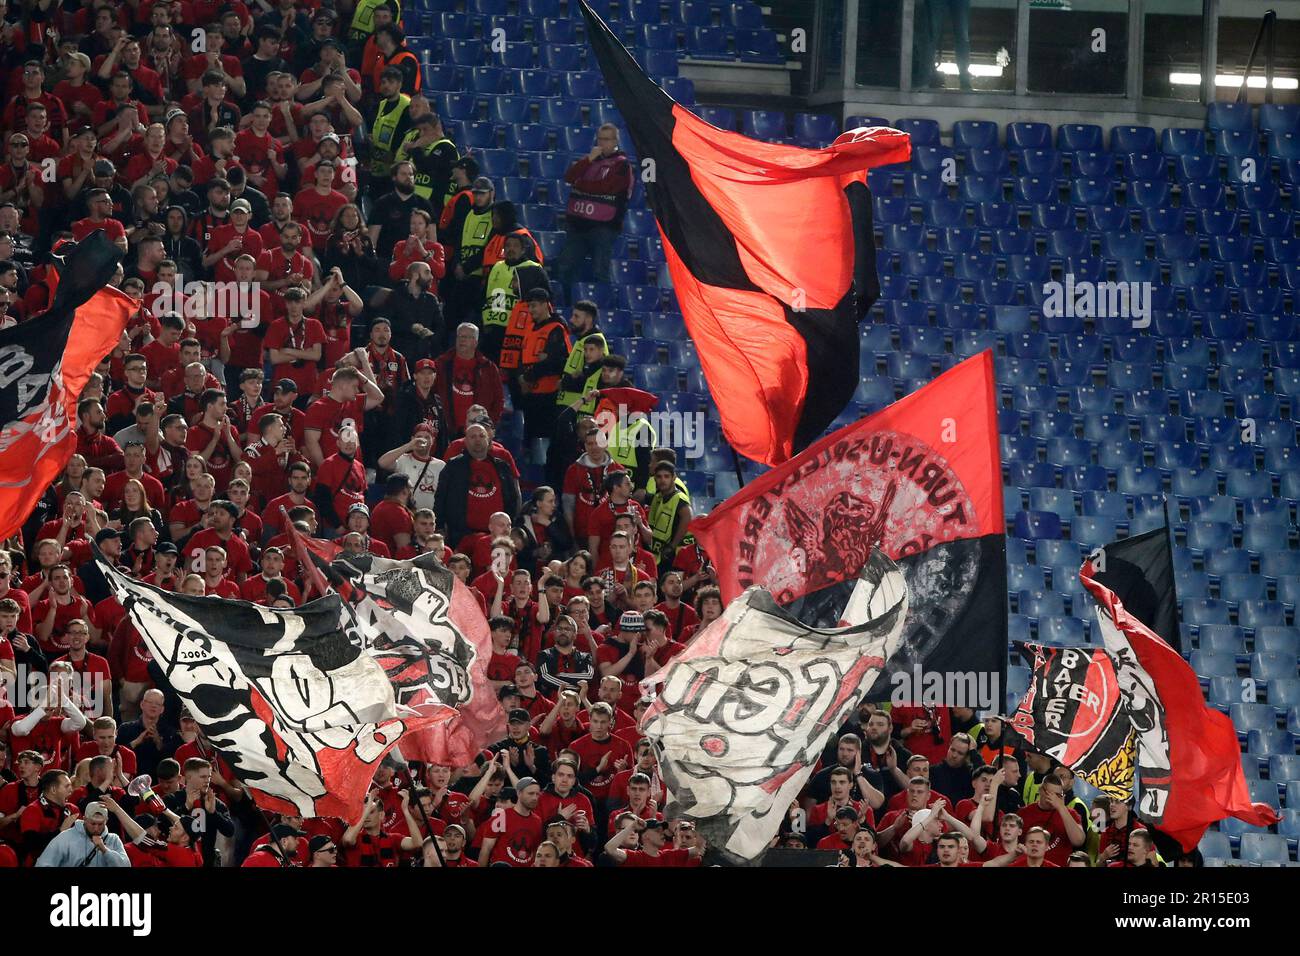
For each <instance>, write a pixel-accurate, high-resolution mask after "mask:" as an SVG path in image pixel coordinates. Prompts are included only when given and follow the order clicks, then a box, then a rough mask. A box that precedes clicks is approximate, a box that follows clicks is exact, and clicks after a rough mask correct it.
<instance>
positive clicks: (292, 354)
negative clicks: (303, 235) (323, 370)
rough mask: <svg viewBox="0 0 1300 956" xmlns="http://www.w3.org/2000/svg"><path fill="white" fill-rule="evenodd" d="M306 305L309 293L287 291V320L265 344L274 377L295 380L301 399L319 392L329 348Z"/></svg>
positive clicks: (270, 330) (274, 324)
mask: <svg viewBox="0 0 1300 956" xmlns="http://www.w3.org/2000/svg"><path fill="white" fill-rule="evenodd" d="M286 231H287V230H286ZM306 301H307V293H306V292H304V291H303V290H302V289H301V288H299V287H298V286H291V287H290V288H288V289H286V290H285V293H284V308H285V316H284V318H282V319H276V320H275V321H274V322H272V323H271V326H270V328H268V329H267V330H266V338H264V339H263V340H262V347H263V348H264V349H265V350H266V351H267V353H268V357H269V358H270V360H271V364H272V366H273V369H272V377H273V378H276V379H286V378H287V379H292V380H293V383H294V384H295V385H296V386H297V390H298V392H299V394H301V395H311V394H312V393H314V392H315V391H316V378H317V375H318V366H317V363H318V362H320V359H321V356H322V354H324V352H323V350H324V347H325V329H324V328H323V327H322V326H321V324H320V322H318V321H317V320H316V319H312V318H308V317H307V316H306V313H305V312H304V303H305V302H306ZM322 457H323V456H322Z"/></svg>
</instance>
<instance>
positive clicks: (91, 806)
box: [81, 800, 108, 820]
mask: <svg viewBox="0 0 1300 956" xmlns="http://www.w3.org/2000/svg"><path fill="white" fill-rule="evenodd" d="M96 817H102V818H104V819H105V820H107V819H108V807H106V806H104V805H103V804H102V803H100V802H99V801H98V800H91V801H90V803H88V804H86V809H85V810H84V811H83V812H82V814H81V818H82V819H83V820H90V819H94V818H96Z"/></svg>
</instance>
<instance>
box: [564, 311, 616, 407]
mask: <svg viewBox="0 0 1300 956" xmlns="http://www.w3.org/2000/svg"><path fill="white" fill-rule="evenodd" d="M597 334H600V335H601V338H604V335H603V334H601V333H596V332H588V333H587V335H584V336H583V337H582V338H580V339H578V341H576V342H574V343H573V348H572V349H571V350H570V351H569V358H568V359H567V360H566V361H565V363H564V372H563V374H564V375H566V376H568V375H577V374H578V373H579V372H581V371H582V367H583V366H584V365H586V364H587V362H586V359H585V358H584V357H583V355H584V352H583V350H584V349H585V347H586V345H587V338H588V337H589V336H592V335H597ZM605 354H606V355H608V354H609V340H608V339H605ZM599 387H600V369H596V371H594V372H592V373H591V374H590V375H588V376H587V380H586V381H585V382H583V384H582V391H581V392H575V391H572V390H566V389H561V390H560V392H559V393H558V394H557V395H556V396H555V404H557V405H563V406H566V407H567V406H569V405H572V404H573V403H574V402H576V401H577V400H578V399H580V398H582V396H583V395H586V394H587V393H588V392H590V391H591V390H592V389H593V388H599ZM595 410H596V400H595V399H591V400H590V401H587V402H583V403H582V404H581V405H579V406H578V414H580V415H590V414H592V413H593V412H594V411H595Z"/></svg>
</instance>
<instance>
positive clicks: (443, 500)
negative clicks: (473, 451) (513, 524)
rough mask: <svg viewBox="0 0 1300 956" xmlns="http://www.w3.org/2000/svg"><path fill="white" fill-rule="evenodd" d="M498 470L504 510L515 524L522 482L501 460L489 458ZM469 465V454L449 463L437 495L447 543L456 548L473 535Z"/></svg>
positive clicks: (439, 480) (435, 498)
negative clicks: (469, 524) (468, 517)
mask: <svg viewBox="0 0 1300 956" xmlns="http://www.w3.org/2000/svg"><path fill="white" fill-rule="evenodd" d="M487 460H488V461H490V462H492V464H493V466H495V468H496V471H497V478H498V480H499V481H500V482H501V497H502V508H501V510H502V511H504V512H505V513H506V514H508V515H509V516H510V520H511V521H517V520H518V519H519V507H520V500H519V481H518V479H517V478H515V474H514V472H513V471H511V470H510V465H509V463H507V462H506V461H504V460H502V459H500V458H493V457H491V456H489V457H488V459H487ZM469 463H470V457H469V455H468V453H467V454H463V455H457V456H456V457H455V458H453V459H452V460H451V461H449V462H447V467H446V468H444V469H443V470H442V474H441V475H439V476H438V490H437V491H436V492H435V493H434V499H433V510H434V512H435V513H436V514H437V515H438V521H439V523H440V524H441V525H442V527H443V529H444V531H445V534H446V538H447V544H448V545H450V546H451V547H452V548H453V549H454V548H455V547H456V545H457V544H459V543H460V540H461V539H462V538H464V537H465V535H467V534H469V530H470V529H469V528H468V527H467V526H466V525H465V501H466V500H467V499H468V497H469Z"/></svg>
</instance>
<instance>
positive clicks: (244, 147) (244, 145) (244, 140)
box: [235, 113, 284, 200]
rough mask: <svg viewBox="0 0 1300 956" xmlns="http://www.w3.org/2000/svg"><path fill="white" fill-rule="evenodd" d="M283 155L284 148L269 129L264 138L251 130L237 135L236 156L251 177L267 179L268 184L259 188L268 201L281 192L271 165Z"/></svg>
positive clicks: (242, 131)
mask: <svg viewBox="0 0 1300 956" xmlns="http://www.w3.org/2000/svg"><path fill="white" fill-rule="evenodd" d="M273 115H274V113H273ZM283 154H284V147H282V146H281V145H280V144H279V143H277V142H276V140H275V137H274V136H272V135H271V131H270V130H269V129H268V130H267V131H266V133H265V134H263V135H262V136H258V135H257V134H256V133H254V132H253V130H252V129H251V128H249V129H245V130H240V131H239V132H238V133H237V134H235V155H236V156H238V157H239V162H240V163H241V164H242V165H243V167H244V170H245V171H246V172H247V173H248V174H249V175H250V176H256V175H258V174H261V175H263V176H265V177H266V182H265V183H263V184H262V186H261V187H259V188H260V189H261V191H262V193H263V195H265V196H266V198H267V199H268V200H269V199H274V198H275V194H276V193H277V192H279V191H280V184H279V181H278V180H277V179H276V176H275V169H274V168H272V165H271V163H272V161H275V162H280V161H281V157H282V156H283Z"/></svg>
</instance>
